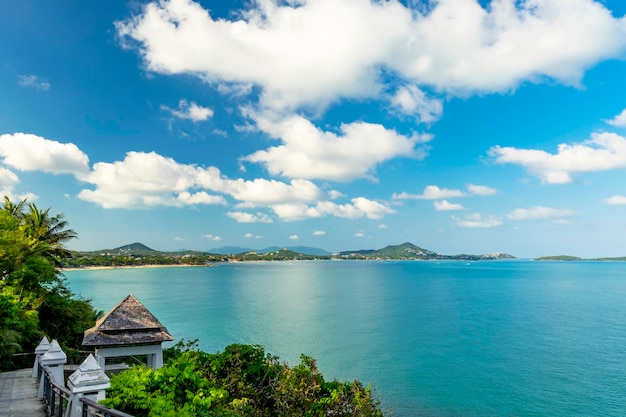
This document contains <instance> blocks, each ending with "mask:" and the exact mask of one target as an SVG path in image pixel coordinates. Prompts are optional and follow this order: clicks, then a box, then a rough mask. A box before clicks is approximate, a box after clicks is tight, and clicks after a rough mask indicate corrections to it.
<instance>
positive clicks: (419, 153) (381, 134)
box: [242, 116, 431, 181]
mask: <svg viewBox="0 0 626 417" xmlns="http://www.w3.org/2000/svg"><path fill="white" fill-rule="evenodd" d="M256 122H257V125H258V127H259V129H261V130H262V131H264V132H266V133H268V134H269V135H270V136H272V137H274V138H277V139H280V140H281V141H282V142H283V144H282V145H280V146H275V147H271V148H268V149H266V150H261V151H257V152H255V153H253V154H251V155H248V156H245V157H243V158H242V161H246V162H253V163H259V164H262V165H263V166H265V167H266V168H267V170H268V172H269V173H270V174H272V175H281V176H286V177H291V178H309V179H312V178H315V179H323V180H333V181H349V180H353V179H356V178H363V177H367V176H372V174H373V171H374V168H375V167H376V165H378V164H380V163H382V162H385V161H387V160H390V159H393V158H396V157H401V156H403V157H410V158H416V159H423V158H424V157H425V155H426V154H425V151H424V150H423V149H422V150H418V149H415V148H416V145H417V144H418V143H422V142H425V141H428V140H430V139H431V136H428V135H422V136H420V135H413V136H410V137H407V136H403V135H400V134H398V133H396V132H395V131H394V130H389V129H385V128H384V127H383V126H382V125H379V124H371V123H365V122H355V123H349V124H342V125H341V128H340V131H341V134H339V135H338V134H335V133H333V132H327V131H326V132H325V131H322V130H321V129H319V128H317V127H316V126H314V125H313V123H311V122H310V121H309V120H307V119H305V118H303V117H301V116H291V117H288V118H286V119H281V120H279V121H274V120H272V119H271V118H267V117H256Z"/></svg>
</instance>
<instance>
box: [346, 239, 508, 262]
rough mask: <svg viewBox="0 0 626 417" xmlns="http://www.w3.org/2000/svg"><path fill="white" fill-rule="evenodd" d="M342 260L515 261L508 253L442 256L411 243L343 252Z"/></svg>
mask: <svg viewBox="0 0 626 417" xmlns="http://www.w3.org/2000/svg"><path fill="white" fill-rule="evenodd" d="M337 255H338V256H339V257H342V258H366V259H423V260H427V259H441V260H464V261H479V260H489V259H515V257H514V256H511V255H509V254H506V253H502V252H497V253H490V254H485V255H467V254H461V255H442V254H440V253H437V252H433V251H431V250H428V249H424V248H420V247H419V246H416V245H414V244H412V243H410V242H405V243H402V244H400V245H390V246H385V247H384V248H382V249H378V250H372V249H367V250H358V251H343V252H339V253H338V254H337Z"/></svg>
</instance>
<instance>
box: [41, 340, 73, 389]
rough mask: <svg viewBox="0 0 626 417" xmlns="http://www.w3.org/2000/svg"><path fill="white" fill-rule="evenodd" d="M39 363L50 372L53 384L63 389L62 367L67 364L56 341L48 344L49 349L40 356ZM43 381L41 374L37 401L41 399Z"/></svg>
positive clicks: (42, 374)
mask: <svg viewBox="0 0 626 417" xmlns="http://www.w3.org/2000/svg"><path fill="white" fill-rule="evenodd" d="M40 362H41V366H43V367H44V368H47V369H48V370H49V371H50V374H51V375H52V378H54V382H56V383H57V385H60V386H62V387H65V381H64V380H63V365H65V362H67V356H66V355H65V352H63V350H62V349H61V346H59V342H57V341H56V340H52V342H50V349H48V351H47V352H46V353H44V354H43V355H41V359H40ZM43 380H44V373H43V372H42V373H41V378H40V379H39V391H38V392H37V398H39V399H41V398H43Z"/></svg>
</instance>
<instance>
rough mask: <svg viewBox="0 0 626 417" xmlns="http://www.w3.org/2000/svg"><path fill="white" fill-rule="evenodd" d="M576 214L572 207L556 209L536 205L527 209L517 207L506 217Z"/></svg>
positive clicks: (521, 217)
mask: <svg viewBox="0 0 626 417" xmlns="http://www.w3.org/2000/svg"><path fill="white" fill-rule="evenodd" d="M574 215H576V212H575V211H574V210H572V209H555V208H552V207H544V206H534V207H530V208H527V209H523V208H518V209H515V210H513V211H512V212H510V213H509V214H507V215H506V217H507V218H508V219H511V220H536V219H552V218H560V217H568V216H574Z"/></svg>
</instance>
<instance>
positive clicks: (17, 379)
mask: <svg viewBox="0 0 626 417" xmlns="http://www.w3.org/2000/svg"><path fill="white" fill-rule="evenodd" d="M31 373H32V369H22V370H19V371H12V372H4V373H0V417H44V416H45V415H46V409H45V405H44V403H43V402H42V401H41V400H38V399H37V378H33V377H31Z"/></svg>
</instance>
